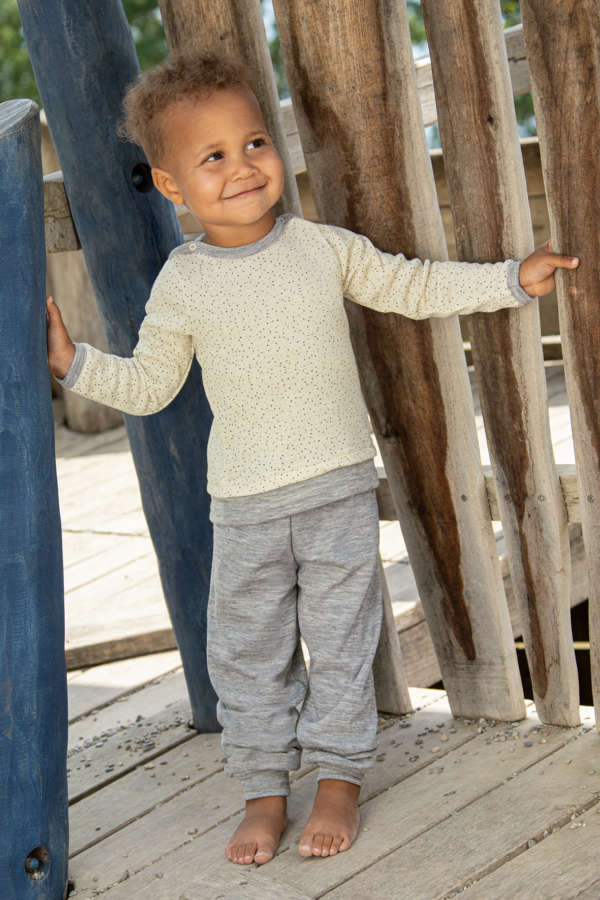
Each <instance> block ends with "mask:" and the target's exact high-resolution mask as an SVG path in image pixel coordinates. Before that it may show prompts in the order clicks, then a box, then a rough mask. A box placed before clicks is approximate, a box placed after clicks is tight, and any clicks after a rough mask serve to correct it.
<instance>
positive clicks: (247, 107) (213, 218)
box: [152, 88, 284, 247]
mask: <svg viewBox="0 0 600 900" xmlns="http://www.w3.org/2000/svg"><path fill="white" fill-rule="evenodd" d="M163 129H164V136H165V144H166V147H167V151H166V154H165V159H164V168H153V169H152V176H153V179H154V184H155V185H156V187H157V188H158V190H159V191H160V192H161V193H162V194H164V196H165V197H167V198H168V199H169V200H172V201H173V202H174V203H178V204H181V203H185V205H186V206H187V207H188V209H190V210H191V211H192V212H193V213H194V215H195V216H196V218H197V219H198V220H199V221H200V222H201V223H202V225H203V226H204V230H205V238H204V240H205V241H207V242H208V243H210V244H217V245H218V246H222V247H237V246H240V245H242V244H249V243H252V242H253V241H257V240H259V239H260V238H261V237H264V236H265V235H266V234H268V232H269V231H270V230H271V228H272V227H273V223H274V213H273V206H274V204H275V203H276V202H277V200H278V199H279V197H280V196H281V192H282V190H283V177H284V175H283V165H282V163H281V159H280V157H279V154H278V152H277V150H276V149H275V147H274V146H273V143H272V140H271V137H270V135H269V133H268V131H267V128H266V125H265V122H264V119H263V116H262V112H261V110H260V107H259V105H258V101H257V100H256V98H255V96H254V94H252V93H251V91H250V90H248V89H246V88H231V89H229V88H228V89H225V90H219V91H215V93H214V94H211V95H210V96H209V97H207V98H206V99H202V100H196V99H194V100H189V101H187V100H185V101H182V102H179V103H177V104H175V105H174V106H173V107H172V108H171V109H169V110H167V112H166V113H165V118H164V121H163Z"/></svg>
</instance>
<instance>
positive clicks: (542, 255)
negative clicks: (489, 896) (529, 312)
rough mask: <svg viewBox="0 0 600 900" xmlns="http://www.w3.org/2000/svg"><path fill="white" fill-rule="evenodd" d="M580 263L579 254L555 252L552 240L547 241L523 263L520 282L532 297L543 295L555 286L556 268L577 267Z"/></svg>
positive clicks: (520, 270)
mask: <svg viewBox="0 0 600 900" xmlns="http://www.w3.org/2000/svg"><path fill="white" fill-rule="evenodd" d="M578 265H579V259H578V257H577V256H561V255H560V253H553V252H552V241H546V243H545V244H544V245H543V247H538V249H537V250H535V251H534V252H533V253H532V254H531V256H528V257H527V259H524V260H523V262H522V263H521V268H520V269H519V282H520V284H521V287H522V288H523V290H524V291H527V293H528V294H529V295H530V296H531V297H543V296H544V294H549V293H550V291H551V290H552V289H553V288H554V270H555V269H576V268H577V266H578Z"/></svg>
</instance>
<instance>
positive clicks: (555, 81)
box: [521, 0, 600, 721]
mask: <svg viewBox="0 0 600 900" xmlns="http://www.w3.org/2000/svg"><path fill="white" fill-rule="evenodd" d="M521 9H522V14H523V31H524V34H525V46H526V49H527V58H528V61H529V69H530V72H531V86H532V93H533V100H534V107H535V113H536V121H537V129H538V134H539V139H540V152H541V157H542V168H543V173H544V182H545V186H546V195H547V197H548V209H549V213H550V228H551V235H552V243H553V246H554V249H555V250H557V251H559V252H560V253H568V254H572V255H577V256H580V257H581V264H580V266H579V268H578V269H576V270H575V271H573V272H560V274H559V275H558V278H557V286H558V287H557V294H558V313H559V322H560V333H561V337H562V345H563V355H564V360H565V376H566V382H567V391H568V394H569V404H570V407H571V420H572V423H573V440H574V444H575V460H576V463H577V475H578V481H579V496H580V498H581V516H582V524H583V538H584V542H585V550H586V557H587V563H588V570H589V584H590V596H589V608H590V645H591V662H592V686H593V691H594V704H595V708H596V721H600V317H599V315H598V309H599V308H600V283H599V281H598V260H599V259H600V232H599V230H598V221H599V219H600V164H599V162H598V146H599V143H600V69H599V64H598V60H599V59H600V16H599V9H598V3H597V0H552V2H550V0H524V2H523V3H522V4H521Z"/></svg>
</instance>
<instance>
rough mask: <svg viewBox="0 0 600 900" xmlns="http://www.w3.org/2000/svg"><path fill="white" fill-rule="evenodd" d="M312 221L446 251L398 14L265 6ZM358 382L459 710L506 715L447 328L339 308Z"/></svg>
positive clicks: (496, 602) (314, 2) (510, 651)
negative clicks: (308, 187)
mask: <svg viewBox="0 0 600 900" xmlns="http://www.w3.org/2000/svg"><path fill="white" fill-rule="evenodd" d="M274 5H275V12H276V16H277V22H278V26H279V34H280V38H281V44H282V49H283V52H284V57H285V61H286V70H287V74H288V80H289V83H290V89H291V92H292V98H293V101H294V107H295V111H296V117H297V121H298V126H299V130H300V136H301V139H302V144H303V149H304V154H305V157H306V162H307V167H308V172H309V176H310V180H311V184H312V187H313V191H314V194H315V197H316V201H317V208H318V211H319V215H320V217H321V218H322V219H323V220H324V221H328V222H332V223H334V224H338V225H344V226H347V227H349V228H351V229H354V230H356V231H360V232H363V233H365V234H367V235H368V236H369V237H370V238H372V240H373V241H374V243H375V244H376V245H377V246H379V247H380V248H381V249H382V250H388V251H392V252H394V251H396V252H397V251H402V252H404V253H405V254H406V255H407V256H421V257H429V258H434V259H442V258H444V257H445V254H446V250H445V245H444V238H443V230H442V226H441V221H440V216H439V210H438V206H437V201H436V195H435V186H434V181H433V176H432V172H431V166H430V162H429V155H428V152H427V147H426V143H425V136H424V132H423V126H422V120H421V112H420V108H419V105H418V100H417V94H416V84H415V75H414V64H413V59H412V50H411V45H410V38H409V33H408V23H407V20H406V13H405V11H404V8H402V9H401V4H391V3H388V2H383V3H382V2H381V0H362V2H361V3H347V2H343V0H330V2H328V3H326V4H323V3H321V2H319V0H275V4H274ZM348 314H349V317H350V322H351V328H352V334H353V342H354V349H355V352H356V355H357V358H358V362H359V369H360V372H361V378H362V385H363V390H364V393H365V397H366V400H367V404H368V406H369V411H370V413H371V419H372V422H373V426H374V429H375V433H376V436H377V440H378V443H379V447H380V449H381V453H382V456H383V460H384V464H385V468H386V472H387V475H388V479H389V482H390V488H391V492H392V496H393V498H394V503H395V506H396V509H397V511H398V515H399V517H400V520H401V524H402V529H403V533H404V536H405V539H406V544H407V547H408V550H409V555H410V559H411V563H412V565H413V569H414V573H415V578H416V580H417V584H418V587H419V593H420V595H421V599H422V602H423V606H424V609H425V612H426V615H427V620H428V623H429V626H430V629H431V632H432V637H433V641H434V645H435V648H436V652H437V655H438V658H439V662H440V668H441V671H442V677H443V679H444V684H445V686H446V688H447V690H448V695H449V698H450V703H451V705H452V709H453V711H454V713H455V714H458V715H477V714H478V715H488V716H491V717H494V718H507V719H512V718H518V717H520V716H522V715H523V714H524V706H523V699H522V693H521V686H520V682H519V676H518V671H517V666H516V657H515V651H514V647H513V644H512V635H511V632H510V623H509V619H508V613H507V609H506V604H505V599H504V595H503V589H502V583H501V578H500V572H499V565H498V560H497V555H496V547H495V542H494V538H493V534H492V530H491V526H490V521H489V509H488V508H487V500H486V496H485V489H484V483H483V475H482V473H481V467H480V463H479V451H478V447H477V440H476V434H475V428H474V420H473V406H472V400H471V394H470V389H469V383H468V377H467V371H466V366H465V362H464V354H463V351H462V341H461V337H460V331H459V327H458V321H457V320H456V319H455V318H454V319H450V320H442V319H437V320H430V321H427V322H413V321H409V320H407V319H404V318H402V317H400V316H390V315H387V316H382V315H378V314H377V313H374V312H371V311H369V310H366V309H363V308H361V307H358V306H356V305H355V304H348Z"/></svg>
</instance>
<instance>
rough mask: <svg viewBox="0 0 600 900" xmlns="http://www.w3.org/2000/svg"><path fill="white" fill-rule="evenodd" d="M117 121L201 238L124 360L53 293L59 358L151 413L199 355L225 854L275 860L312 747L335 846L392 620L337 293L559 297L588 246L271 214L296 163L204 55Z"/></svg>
mask: <svg viewBox="0 0 600 900" xmlns="http://www.w3.org/2000/svg"><path fill="white" fill-rule="evenodd" d="M125 119H126V127H127V129H128V134H129V136H130V137H131V139H132V140H134V141H135V142H137V143H138V144H140V145H141V146H142V147H143V149H144V151H145V152H146V155H147V157H148V160H149V162H150V164H151V167H152V177H153V181H154V184H155V186H156V188H157V189H158V190H159V191H160V192H161V193H162V194H163V195H164V196H165V197H167V198H168V199H169V200H171V201H173V202H174V203H177V204H183V203H185V204H186V205H187V207H188V208H189V209H190V210H191V211H192V212H193V213H194V214H195V215H196V217H197V218H198V220H199V221H200V222H201V224H202V227H203V229H204V231H203V234H202V235H201V236H200V237H199V238H197V239H195V240H194V241H192V242H191V243H188V244H184V245H182V246H180V247H177V248H175V249H174V250H173V252H172V253H171V254H170V256H169V258H168V260H167V261H166V263H165V265H164V267H163V269H162V270H161V272H160V274H159V275H158V277H157V279H156V282H155V284H154V286H153V289H152V292H151V295H150V298H149V300H148V303H147V306H146V316H145V318H144V321H143V322H142V325H141V328H140V332H139V341H138V344H137V346H136V348H135V350H134V351H133V356H132V358H129V359H122V358H119V357H116V356H114V355H110V354H105V353H101V352H100V351H98V350H96V349H94V348H93V347H91V346H89V345H88V344H83V343H78V344H76V345H74V344H73V343H72V342H71V340H70V338H69V336H68V334H67V332H66V330H65V328H64V325H63V324H62V320H61V317H60V313H59V311H58V308H57V307H56V305H55V304H54V301H53V300H52V299H51V298H49V299H48V306H47V318H48V356H49V364H50V368H51V371H52V372H53V373H54V374H55V375H56V376H57V377H58V378H59V380H61V381H62V384H63V385H64V386H65V387H66V388H69V389H71V390H75V391H77V392H78V393H80V394H82V395H83V396H86V397H89V398H91V399H93V400H97V401H99V402H101V403H105V404H108V405H111V406H115V407H117V408H119V409H121V410H123V411H124V412H126V413H129V414H130V415H150V414H152V413H155V412H157V411H158V410H160V409H162V408H163V407H164V406H166V405H167V404H168V403H169V402H170V401H171V400H172V399H173V398H174V397H175V395H176V394H177V393H178V391H179V390H180V388H181V387H182V385H183V383H184V381H185V380H186V377H187V374H188V371H189V368H190V366H191V363H192V360H193V357H194V356H196V358H197V359H198V361H199V363H200V365H201V366H202V373H203V380H204V386H205V389H206V394H207V397H208V400H209V403H210V405H211V408H212V412H213V415H214V421H213V425H212V430H211V433H210V439H209V444H208V490H209V493H210V495H211V513H210V516H211V521H212V523H213V526H214V556H213V566H212V577H211V589H210V599H209V609H208V665H209V672H210V677H211V680H212V682H213V684H214V687H215V690H216V692H217V695H218V697H219V704H218V711H217V712H218V717H219V721H220V722H221V724H222V726H223V735H222V740H223V749H224V755H225V764H226V771H227V772H228V773H229V774H230V775H236V776H238V777H239V778H240V779H241V782H242V784H243V787H244V795H245V800H246V812H245V817H244V819H243V821H242V823H241V824H240V826H239V828H238V829H237V831H236V832H235V834H234V836H233V838H232V840H231V841H230V843H229V845H228V847H227V850H226V853H227V856H228V857H229V859H230V860H232V861H233V862H236V863H245V864H248V863H252V862H256V863H265V862H267V860H269V859H271V857H272V856H273V854H274V853H275V851H276V848H277V845H278V842H279V840H280V837H281V834H282V832H283V830H284V828H285V826H286V821H287V820H286V797H287V795H288V794H289V772H290V770H294V769H298V767H299V765H300V754H301V751H303V753H304V761H305V762H306V763H308V764H312V765H314V766H317V767H318V770H319V774H318V787H317V792H316V797H315V801H314V807H313V810H312V812H311V815H310V818H309V820H308V823H307V825H306V828H305V830H304V832H303V834H302V837H301V839H300V844H299V850H300V853H301V854H302V855H303V856H331V855H334V854H336V853H338V852H340V851H344V850H347V849H348V848H349V847H350V845H351V844H352V842H353V840H354V838H355V837H356V834H357V830H358V824H359V813H358V795H359V791H360V784H361V779H362V777H363V775H364V773H365V771H366V770H367V769H368V768H369V767H370V766H371V765H372V764H373V759H374V755H375V752H376V727H377V714H376V707H375V697H374V690H373V676H372V662H373V656H374V654H375V650H376V647H377V642H378V636H379V629H380V619H381V597H380V585H379V582H378V536H379V528H378V526H379V522H378V512H377V503H376V500H375V488H376V486H377V475H376V471H375V467H374V464H373V456H374V455H375V449H374V446H373V443H372V440H371V437H370V428H369V420H368V416H367V411H366V408H365V404H364V401H363V398H362V395H361V390H360V386H359V379H358V374H357V368H356V363H355V359H354V355H353V352H352V348H351V343H350V338H349V328H348V322H347V318H346V314H345V310H344V303H343V298H344V296H346V297H348V298H349V299H350V300H353V301H354V302H356V303H360V304H363V305H364V306H368V307H370V308H372V309H375V310H379V311H380V312H382V313H386V312H393V313H399V314H401V315H404V316H409V317H411V318H415V319H421V318H425V317H429V316H450V315H454V314H455V313H473V312H476V311H479V312H481V311H486V312H488V311H489V312H491V311H493V310H497V309H500V308H502V307H518V306H520V305H522V304H524V303H526V302H528V301H529V300H530V298H531V296H533V295H541V294H545V293H547V292H548V291H550V290H551V289H552V287H553V284H554V275H553V273H554V270H555V268H556V267H558V266H562V267H565V268H574V267H575V266H576V265H577V260H576V259H575V258H571V257H564V256H559V255H557V254H554V253H552V252H551V251H550V249H549V246H548V245H547V246H546V247H545V248H543V249H541V250H539V251H536V252H535V253H533V254H532V255H531V256H529V257H528V258H527V259H526V260H525V261H524V262H522V263H521V264H520V265H519V263H518V262H516V261H508V262H503V263H495V264H490V263H486V264H481V265H479V264H469V263H454V262H427V261H426V262H421V261H420V260H417V259H412V260H408V259H406V258H405V257H404V256H402V255H398V256H394V255H392V254H388V253H383V252H381V251H379V250H377V249H375V247H374V246H373V245H372V244H371V242H370V241H369V240H368V239H367V238H365V237H363V236H360V235H357V234H353V233H351V232H350V231H347V230H345V229H344V228H338V227H333V226H327V225H320V224H315V223H313V222H308V221H305V220H303V219H301V218H299V217H297V216H294V215H283V216H280V217H279V218H276V217H275V215H274V212H273V207H274V205H275V204H276V203H277V201H278V199H279V197H280V195H281V192H282V187H283V167H282V163H281V160H280V158H279V155H278V153H277V150H276V149H275V147H274V146H273V142H272V140H271V137H270V135H269V133H268V131H267V128H266V125H265V122H264V119H263V115H262V113H261V110H260V107H259V104H258V101H257V99H256V97H255V94H254V92H253V89H252V84H251V80H250V78H249V76H248V74H247V73H246V71H245V70H244V69H243V68H242V67H240V66H238V65H237V64H235V63H232V62H228V61H225V60H223V59H221V58H217V57H215V56H212V55H210V54H200V53H194V54H188V55H186V54H180V55H178V56H174V57H171V58H169V60H168V61H167V62H165V63H163V64H162V65H161V66H159V67H158V68H156V69H154V70H153V71H151V72H149V73H147V74H145V75H142V76H140V78H139V79H138V81H137V82H136V83H135V84H134V85H133V86H132V88H131V89H130V90H129V92H128V94H127V97H126V101H125ZM300 636H302V637H303V639H304V641H305V642H306V645H307V647H308V651H309V655H310V676H308V675H307V670H306V667H305V664H304V659H303V656H302V652H301V647H300Z"/></svg>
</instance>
